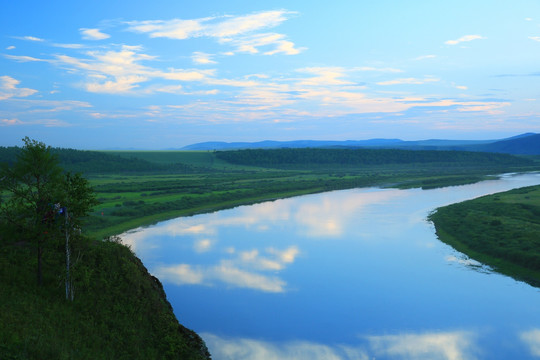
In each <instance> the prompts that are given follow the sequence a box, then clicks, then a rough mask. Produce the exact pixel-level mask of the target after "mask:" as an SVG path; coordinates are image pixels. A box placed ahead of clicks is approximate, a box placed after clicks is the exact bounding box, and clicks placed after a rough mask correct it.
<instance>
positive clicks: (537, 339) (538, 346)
mask: <svg viewBox="0 0 540 360" xmlns="http://www.w3.org/2000/svg"><path fill="white" fill-rule="evenodd" d="M519 337H520V339H521V340H522V341H523V342H524V343H525V344H526V345H527V346H528V347H529V351H530V353H531V355H533V356H536V357H540V329H531V330H528V331H524V332H522V333H521V334H520V335H519Z"/></svg>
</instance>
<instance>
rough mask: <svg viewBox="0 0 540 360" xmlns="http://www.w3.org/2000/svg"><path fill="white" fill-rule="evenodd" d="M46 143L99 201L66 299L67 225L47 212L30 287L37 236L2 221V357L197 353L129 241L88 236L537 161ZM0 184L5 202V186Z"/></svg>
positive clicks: (74, 247) (12, 156)
mask: <svg viewBox="0 0 540 360" xmlns="http://www.w3.org/2000/svg"><path fill="white" fill-rule="evenodd" d="M20 151H21V149H16V148H0V159H2V161H3V162H5V163H8V164H12V165H13V164H14V163H15V162H16V154H18V153H20ZM50 151H51V152H52V153H53V154H56V155H57V156H58V160H59V164H60V166H61V167H62V168H63V169H64V170H67V171H74V172H77V171H81V172H82V173H83V175H84V179H86V180H88V184H87V183H84V182H83V183H84V184H85V186H86V185H90V186H91V187H92V189H93V193H94V194H95V196H96V198H97V200H98V201H99V204H98V205H96V206H95V207H94V208H93V210H92V211H91V213H90V215H89V216H87V217H85V218H84V219H83V218H81V220H84V222H82V223H81V225H82V234H81V235H77V234H75V233H74V234H72V236H73V238H72V242H71V256H72V268H71V277H72V279H73V284H74V294H75V296H74V300H73V301H66V300H65V298H66V296H65V291H64V289H65V278H66V272H65V259H66V255H65V243H64V241H65V236H64V232H65V228H62V227H61V225H60V224H57V223H56V222H53V223H52V224H51V225H50V226H49V227H50V229H48V230H47V231H49V230H50V231H51V234H52V233H55V234H56V235H55V236H54V237H52V236H51V237H50V238H48V239H47V241H43V242H42V246H43V248H42V250H43V264H42V271H43V275H42V276H43V278H42V283H43V285H42V286H37V285H36V281H35V279H36V267H37V266H38V256H36V253H37V252H38V251H37V249H38V248H39V246H38V242H39V241H40V240H39V238H38V239H36V238H33V237H32V236H21V237H19V236H18V234H19V232H18V231H15V230H13V228H11V230H9V229H7V227H6V224H5V223H2V226H3V229H1V230H2V231H1V232H0V245H1V248H0V282H1V284H2V286H1V287H0V341H1V342H0V358H8V359H9V358H15V359H16V358H35V357H39V358H51V359H52V358H54V359H56V358H137V357H139V358H155V357H161V356H164V357H167V356H169V357H171V358H174V357H175V356H176V357H177V358H185V359H190V358H193V359H197V358H205V356H206V350H205V349H206V348H205V346H204V343H203V342H202V341H201V340H200V338H199V337H198V336H197V335H196V334H194V333H193V332H191V331H189V330H187V329H185V328H183V327H182V326H181V325H179V324H178V322H177V320H176V318H175V317H174V315H173V313H172V310H171V309H170V305H169V304H168V302H167V300H166V298H165V295H164V294H163V291H162V288H161V285H160V283H159V281H158V280H157V279H155V278H152V277H151V276H150V275H149V274H148V273H147V272H146V270H145V269H144V267H143V266H142V264H141V263H140V261H138V260H137V259H136V257H135V256H134V255H133V254H132V253H131V252H130V251H129V249H127V248H125V247H123V246H122V245H120V244H118V243H117V242H115V241H113V242H111V241H96V240H95V239H102V238H104V237H106V236H109V235H114V234H120V233H121V232H123V231H125V230H129V229H131V228H135V227H137V226H141V225H145V224H151V223H155V222H157V221H160V220H165V219H168V218H173V217H177V216H184V215H191V214H196V213H201V212H209V211H214V210H217V209H222V208H230V207H234V206H238V205H240V204H248V203H254V202H260V201H265V200H270V199H276V198H282V197H289V196H296V195H300V194H308V193H315V192H323V191H329V190H336V189H346V188H353V187H360V186H393V187H403V188H405V187H424V188H429V187H438V186H447V185H456V184H465V183H471V182H476V181H479V180H482V179H484V178H485V177H486V176H489V175H492V174H499V173H504V172H518V171H533V170H539V169H540V162H539V161H538V160H537V159H535V158H523V157H513V156H508V155H503V154H499V155H497V154H477V153H467V152H445V153H442V152H441V153H439V152H432V151H402V150H384V149H381V150H369V149H368V150H351V149H326V150H324V149H296V150H295V149H282V150H272V151H268V152H262V151H259V150H256V151H253V150H246V151H231V152H185V151H184V152H182V151H170V152H166V151H155V152H153V151H150V152H144V151H116V152H114V151H108V152H92V151H77V150H66V149H50ZM78 179H79V181H82V180H81V178H80V177H79V178H78ZM3 189H5V190H4V192H3V193H0V194H1V195H2V199H3V201H4V204H5V203H6V202H9V201H11V200H10V199H12V196H13V195H10V194H9V192H6V190H8V188H7V187H5V186H4V187H3ZM8 208H10V207H8ZM8 208H6V209H8ZM37 219H39V218H37ZM53 228H54V229H53ZM21 234H25V233H24V232H22V233H21ZM201 311H204V309H201ZM178 312H179V313H181V312H182V310H181V309H178ZM38 355H39V356H38Z"/></svg>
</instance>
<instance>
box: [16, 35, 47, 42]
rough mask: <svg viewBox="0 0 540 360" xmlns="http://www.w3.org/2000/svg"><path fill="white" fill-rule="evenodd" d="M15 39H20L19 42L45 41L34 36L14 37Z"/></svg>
mask: <svg viewBox="0 0 540 360" xmlns="http://www.w3.org/2000/svg"><path fill="white" fill-rule="evenodd" d="M15 38H16V39H20V40H28V41H36V42H43V41H45V40H44V39H41V38H38V37H35V36H15Z"/></svg>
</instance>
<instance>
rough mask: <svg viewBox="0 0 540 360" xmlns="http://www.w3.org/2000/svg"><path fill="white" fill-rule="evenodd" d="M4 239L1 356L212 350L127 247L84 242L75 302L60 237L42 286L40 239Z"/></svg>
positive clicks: (195, 354)
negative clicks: (69, 291) (68, 288)
mask: <svg viewBox="0 0 540 360" xmlns="http://www.w3.org/2000/svg"><path fill="white" fill-rule="evenodd" d="M0 244H1V245H2V246H1V247H0V284H2V286H0V359H55V360H56V359H158V358H159V359H179V358H180V359H207V358H208V356H207V355H208V354H207V353H205V351H204V349H205V346H204V343H203V342H202V340H201V339H200V337H199V336H198V335H197V334H195V333H194V332H192V331H191V330H188V329H186V328H185V327H183V326H182V325H180V324H179V323H178V321H177V320H176V317H175V315H174V313H173V311H172V308H171V306H170V304H169V303H168V301H167V300H166V296H165V293H164V292H163V288H162V286H161V284H160V282H159V281H158V280H157V279H156V278H154V277H152V276H151V275H150V274H148V272H147V271H146V269H145V268H144V266H143V265H142V263H141V262H140V261H139V260H138V259H137V258H136V257H135V256H134V255H133V254H132V253H131V251H130V250H129V249H128V248H127V247H125V246H123V245H120V244H118V243H115V242H109V241H104V242H103V241H100V242H95V241H89V240H86V241H81V242H79V243H78V245H77V246H76V247H75V248H74V252H73V254H74V259H75V261H74V267H73V268H72V274H73V276H74V278H75V282H74V283H75V298H74V301H73V302H71V301H67V300H66V299H65V292H64V282H63V278H64V271H65V270H64V269H65V265H64V264H65V263H64V254H63V251H61V247H58V244H51V243H49V244H48V246H47V248H46V250H45V252H44V255H43V256H44V269H43V274H44V283H43V285H42V286H41V287H40V286H38V285H37V284H36V261H35V249H34V246H33V243H32V242H25V241H13V240H8V239H6V238H4V239H0ZM180 312H181V310H180Z"/></svg>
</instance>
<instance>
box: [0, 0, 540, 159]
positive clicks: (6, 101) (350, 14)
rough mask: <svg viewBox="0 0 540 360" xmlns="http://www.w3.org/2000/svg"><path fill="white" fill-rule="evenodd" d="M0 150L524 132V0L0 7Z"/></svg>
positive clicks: (532, 94) (527, 96) (529, 121)
mask: <svg viewBox="0 0 540 360" xmlns="http://www.w3.org/2000/svg"><path fill="white" fill-rule="evenodd" d="M1 10H2V11H1V12H0V146H11V145H21V139H22V138H23V137H24V136H29V137H31V138H34V139H38V140H40V141H44V142H45V143H47V144H49V145H52V146H61V147H73V148H79V149H105V148H140V149H164V148H179V147H182V146H185V145H188V144H192V143H196V142H202V141H259V140H294V139H317V140H347V139H354V140H361V139H369V138H401V139H404V140H418V139H429V138H446V139H494V138H502V137H507V136H513V135H517V134H520V133H524V132H540V86H539V84H540V2H539V1H536V0H534V1H533V0H530V1H526V0H516V1H511V2H510V1H495V0H490V1H482V0H479V1H470V0H469V1H452V2H449V1H407V2H405V1H397V0H396V1H388V0H382V1H333V2H329V1H324V2H323V1H264V2H255V1H205V0H201V1H197V2H187V1H159V0H156V1H152V2H149V1H133V0H131V1H124V0H119V1H116V0H115V1H94V2H86V1H84V2H83V1H77V0H72V1H55V0H51V1H27V0H19V1H6V2H4V3H3V4H2V9H1Z"/></svg>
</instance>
